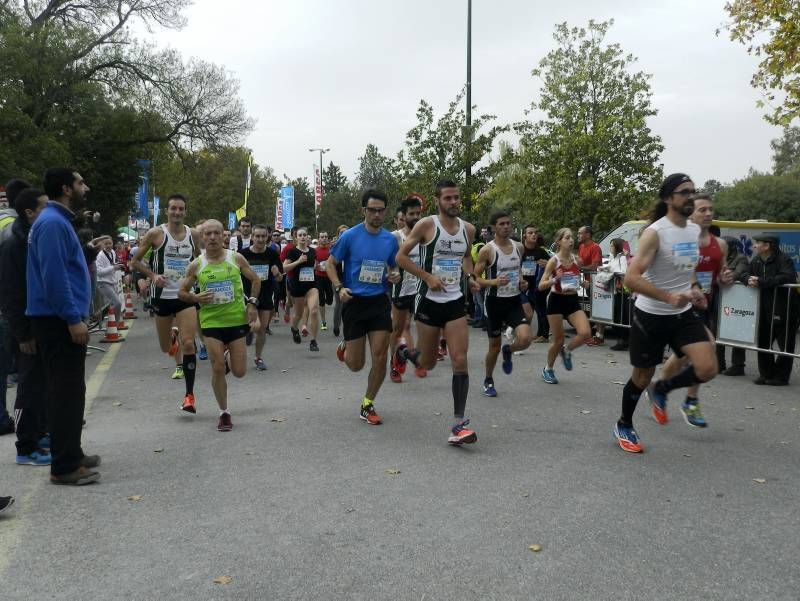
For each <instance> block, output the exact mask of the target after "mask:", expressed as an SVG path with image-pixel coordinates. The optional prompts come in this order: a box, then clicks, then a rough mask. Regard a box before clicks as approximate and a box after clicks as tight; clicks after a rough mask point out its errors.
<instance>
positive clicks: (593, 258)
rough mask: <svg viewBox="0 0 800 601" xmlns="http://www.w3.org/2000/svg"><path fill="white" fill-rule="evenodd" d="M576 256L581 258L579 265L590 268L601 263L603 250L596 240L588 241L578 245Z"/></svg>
mask: <svg viewBox="0 0 800 601" xmlns="http://www.w3.org/2000/svg"><path fill="white" fill-rule="evenodd" d="M578 256H579V257H580V258H581V266H582V267H586V268H588V269H591V268H592V267H597V266H598V265H602V264H603V251H601V250H600V245H599V244H598V243H597V242H594V241H589V242H586V243H584V244H579V245H578Z"/></svg>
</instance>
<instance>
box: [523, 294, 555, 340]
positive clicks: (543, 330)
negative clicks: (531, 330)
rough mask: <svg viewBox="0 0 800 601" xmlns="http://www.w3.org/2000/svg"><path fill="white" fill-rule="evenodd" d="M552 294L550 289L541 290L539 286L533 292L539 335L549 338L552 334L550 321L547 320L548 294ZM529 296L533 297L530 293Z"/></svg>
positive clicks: (537, 332) (537, 333)
mask: <svg viewBox="0 0 800 601" xmlns="http://www.w3.org/2000/svg"><path fill="white" fill-rule="evenodd" d="M548 294H550V291H549V290H544V291H542V290H539V288H538V287H537V288H536V289H535V290H534V293H533V300H532V301H531V302H532V303H533V309H534V311H536V322H537V324H538V326H539V327H538V328H537V330H536V335H537V336H542V337H543V338H547V337H548V336H549V335H550V322H549V321H547V295H548ZM528 298H531V297H530V295H529V296H528Z"/></svg>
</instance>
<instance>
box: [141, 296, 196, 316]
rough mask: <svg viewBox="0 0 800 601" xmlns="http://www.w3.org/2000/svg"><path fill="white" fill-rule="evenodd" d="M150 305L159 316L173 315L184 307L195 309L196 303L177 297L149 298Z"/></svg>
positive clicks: (183, 309) (184, 308)
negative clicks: (186, 301) (192, 303)
mask: <svg viewBox="0 0 800 601" xmlns="http://www.w3.org/2000/svg"><path fill="white" fill-rule="evenodd" d="M150 306H151V307H152V308H153V311H155V312H156V315H158V316H159V317H175V316H176V315H177V314H178V313H180V312H181V311H185V310H186V309H197V305H191V304H189V303H185V302H183V301H182V300H180V299H178V298H157V299H150Z"/></svg>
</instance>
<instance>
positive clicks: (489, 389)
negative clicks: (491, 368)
mask: <svg viewBox="0 0 800 601" xmlns="http://www.w3.org/2000/svg"><path fill="white" fill-rule="evenodd" d="M483 394H484V395H485V396H490V397H496V396H497V390H495V388H494V380H490V379H489V378H486V379H485V380H484V381H483Z"/></svg>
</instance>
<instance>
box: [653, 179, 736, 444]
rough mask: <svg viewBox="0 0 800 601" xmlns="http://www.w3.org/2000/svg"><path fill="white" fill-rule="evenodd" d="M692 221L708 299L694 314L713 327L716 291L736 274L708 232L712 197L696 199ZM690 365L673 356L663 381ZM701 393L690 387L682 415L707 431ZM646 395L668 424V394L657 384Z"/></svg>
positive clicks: (719, 242) (659, 418)
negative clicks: (697, 239) (661, 390)
mask: <svg viewBox="0 0 800 601" xmlns="http://www.w3.org/2000/svg"><path fill="white" fill-rule="evenodd" d="M689 219H690V220H691V222H692V223H695V224H697V225H698V226H700V238H699V248H700V262H699V263H698V264H697V267H696V268H695V277H696V278H697V283H698V284H699V285H700V290H701V291H702V292H703V294H704V295H705V297H706V308H700V307H696V308H695V309H694V312H695V313H696V314H697V315H698V316H699V317H700V319H701V321H702V322H703V323H704V324H705V326H706V327H707V328H711V323H712V311H710V310H709V307H712V306H713V300H714V288H715V287H716V285H717V282H718V281H719V283H721V284H726V285H727V284H730V283H731V282H732V281H733V275H732V274H731V273H730V272H729V271H728V268H727V266H726V264H725V257H726V255H727V253H728V245H727V244H726V243H725V241H724V240H722V239H720V238H717V237H716V236H714V235H713V234H712V233H711V232H709V231H708V228H709V227H711V221H712V220H713V219H714V202H713V201H712V200H711V196H710V195H708V194H699V195H697V196H695V197H694V212H693V213H692V216H691V217H690V218H689ZM688 363H689V361H688V359H687V358H686V357H683V358H681V357H679V356H678V355H677V354H672V355H671V356H670V358H669V359H668V360H667V362H666V363H665V364H664V367H663V368H662V369H661V379H662V380H667V379H669V378H671V377H673V376H675V375H677V374H678V372H679V371H680V370H681V368H685V367H686V366H687V365H688ZM699 393H700V384H699V383H698V384H694V385H692V386H689V388H688V390H687V392H686V400H685V401H684V402H683V403H682V404H681V413H682V415H683V419H685V420H686V423H687V424H689V425H690V426H694V427H695V428H705V427H707V426H708V422H707V421H706V419H705V418H704V417H703V413H702V412H701V411H700V401H699V396H698V395H699ZM647 396H648V398H649V399H650V405H651V409H652V413H653V418H654V419H655V420H656V421H657V422H658V423H659V424H662V425H664V424H666V423H667V422H668V421H669V418H668V416H667V395H666V394H659V393H658V392H657V390H656V387H655V384H650V386H649V387H648V388H647Z"/></svg>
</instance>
